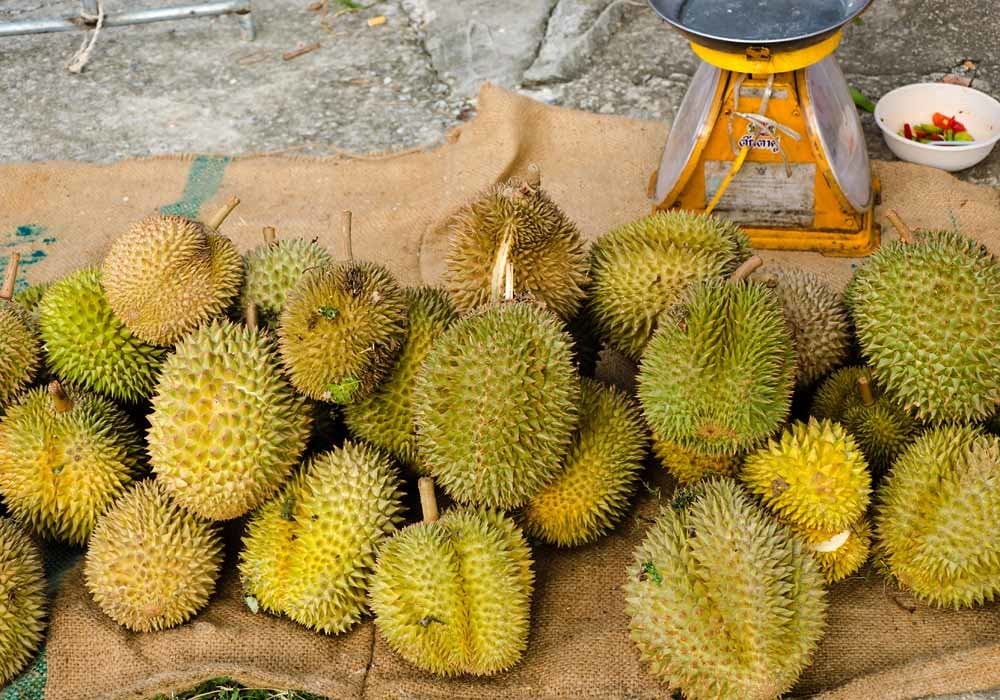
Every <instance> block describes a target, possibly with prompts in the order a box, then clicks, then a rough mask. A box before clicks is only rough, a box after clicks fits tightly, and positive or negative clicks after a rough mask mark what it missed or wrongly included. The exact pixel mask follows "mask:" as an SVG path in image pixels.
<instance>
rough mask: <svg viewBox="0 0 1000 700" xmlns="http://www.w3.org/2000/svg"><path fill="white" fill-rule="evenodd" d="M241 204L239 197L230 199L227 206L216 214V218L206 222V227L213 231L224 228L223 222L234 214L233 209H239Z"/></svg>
mask: <svg viewBox="0 0 1000 700" xmlns="http://www.w3.org/2000/svg"><path fill="white" fill-rule="evenodd" d="M239 204H240V198H239V197H230V198H229V201H228V202H226V204H225V206H223V207H222V209H220V210H219V211H217V212H215V216H213V217H212V218H211V219H209V220H208V221H206V222H205V225H206V226H208V227H209V228H211V229H217V228H219V227H220V226H222V222H223V221H225V220H226V218H227V217H228V216H229V215H230V214H232V213H233V209H235V208H236V207H238V206H239Z"/></svg>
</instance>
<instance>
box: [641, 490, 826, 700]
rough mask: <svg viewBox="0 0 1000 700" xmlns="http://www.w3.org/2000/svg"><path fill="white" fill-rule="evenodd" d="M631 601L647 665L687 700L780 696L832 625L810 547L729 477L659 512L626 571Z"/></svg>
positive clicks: (757, 699) (766, 699) (768, 699)
mask: <svg viewBox="0 0 1000 700" xmlns="http://www.w3.org/2000/svg"><path fill="white" fill-rule="evenodd" d="M625 601H626V610H627V612H628V615H629V616H630V617H631V622H630V626H629V627H630V630H631V634H632V640H633V641H634V642H635V643H636V645H637V646H638V647H639V651H640V654H641V656H642V659H643V661H645V662H646V663H647V664H648V666H649V670H650V671H651V672H652V674H653V675H654V676H656V677H657V678H659V679H661V680H662V681H665V682H666V683H667V684H669V687H670V688H672V689H676V690H679V691H680V692H681V693H683V694H684V697H685V698H688V700H706V699H708V698H711V699H713V700H714V699H716V698H732V699H733V700H736V699H737V698H738V699H740V700H772V699H773V698H777V697H780V696H781V695H782V694H783V693H785V692H786V691H788V690H789V689H790V688H791V687H792V685H793V684H794V683H795V680H796V679H797V678H798V676H799V674H800V673H801V672H802V670H803V669H804V668H805V667H806V666H807V665H808V664H809V662H810V660H811V658H812V654H813V651H814V650H815V649H816V646H817V643H818V641H819V639H820V637H821V636H822V634H823V630H824V627H825V624H826V623H825V617H826V596H825V592H824V589H823V578H822V575H821V574H820V571H819V568H818V567H817V565H816V563H815V561H814V560H813V558H812V557H811V556H810V555H809V553H808V551H807V550H806V547H805V544H804V543H803V542H802V540H800V539H799V538H797V537H795V536H794V535H793V534H792V533H791V531H790V530H788V528H786V527H785V526H784V525H782V524H780V523H779V522H777V521H776V520H774V519H773V518H770V517H768V516H767V515H766V514H765V513H764V512H763V511H762V510H760V509H759V508H758V507H757V506H756V505H754V504H753V503H752V502H751V501H750V499H749V498H748V497H747V496H746V494H745V493H744V492H743V491H742V489H740V487H739V486H738V485H737V484H736V482H734V481H733V480H732V479H726V478H713V479H709V480H706V481H703V482H701V483H700V484H698V485H697V486H695V487H692V488H691V489H690V490H688V491H686V492H685V493H683V494H681V496H680V497H679V498H677V499H675V501H674V507H673V508H668V509H665V510H664V511H663V512H662V513H661V514H660V516H659V517H658V518H657V520H656V522H655V524H654V525H653V527H652V528H651V529H650V530H649V532H648V533H647V534H646V537H645V539H644V540H643V542H642V543H641V544H640V545H639V547H638V548H637V550H636V552H635V559H634V563H633V564H632V565H631V566H629V568H628V579H627V581H626V583H625Z"/></svg>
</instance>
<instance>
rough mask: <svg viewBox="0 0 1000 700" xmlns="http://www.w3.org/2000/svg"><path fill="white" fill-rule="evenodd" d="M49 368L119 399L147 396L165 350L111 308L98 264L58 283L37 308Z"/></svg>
mask: <svg viewBox="0 0 1000 700" xmlns="http://www.w3.org/2000/svg"><path fill="white" fill-rule="evenodd" d="M38 322H39V327H40V330H41V335H42V340H44V341H45V356H46V359H47V360H48V364H49V367H50V368H51V369H52V371H54V372H55V373H56V374H57V375H59V376H60V377H61V378H63V379H65V380H66V381H70V382H74V383H76V384H78V385H80V386H82V387H83V388H86V389H90V390H91V391H96V392H98V393H100V394H105V395H107V396H110V397H111V398H113V399H117V400H119V401H128V402H133V403H134V402H138V401H142V400H144V399H147V398H149V396H150V395H151V394H152V393H153V387H154V386H155V385H156V376H157V373H158V372H159V370H160V365H161V364H162V363H163V358H164V357H166V354H167V351H166V349H165V348H162V347H158V346H155V345H150V344H149V343H147V342H145V341H143V340H140V339H139V338H138V337H137V336H135V335H134V334H133V333H132V332H131V331H129V330H128V329H127V328H126V327H125V325H124V324H123V323H122V322H121V321H119V320H118V318H117V317H116V316H115V315H114V313H113V312H112V311H111V307H110V306H108V302H107V299H105V297H104V290H103V289H102V288H101V273H100V270H98V269H97V268H92V267H91V268H84V269H82V270H78V271H77V272H74V273H72V274H70V275H68V276H67V277H64V278H63V279H61V280H59V281H58V282H56V283H55V284H54V285H52V286H51V288H50V289H49V290H48V291H47V292H46V293H45V296H44V297H43V298H42V301H41V303H40V304H39V307H38Z"/></svg>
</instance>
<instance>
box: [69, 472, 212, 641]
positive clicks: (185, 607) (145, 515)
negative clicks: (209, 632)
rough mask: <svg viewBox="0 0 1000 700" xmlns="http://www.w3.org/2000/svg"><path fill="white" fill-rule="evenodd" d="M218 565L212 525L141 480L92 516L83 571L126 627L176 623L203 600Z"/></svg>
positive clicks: (97, 594)
mask: <svg viewBox="0 0 1000 700" xmlns="http://www.w3.org/2000/svg"><path fill="white" fill-rule="evenodd" d="M221 565H222V538H221V537H220V536H219V533H218V532H217V530H216V529H215V527H213V526H212V525H210V524H209V523H207V522H205V521H204V520H202V519H200V518H198V517H197V516H195V515H192V514H191V513H188V512H187V511H185V510H183V509H181V508H180V507H179V506H178V505H177V504H176V503H175V502H174V501H173V500H172V499H171V498H170V497H169V496H168V495H167V492H166V490H165V489H164V488H163V486H162V485H161V484H160V482H159V481H156V480H149V481H143V482H141V483H139V484H137V485H136V486H135V487H134V488H133V489H132V490H131V491H129V492H128V493H126V494H125V495H124V496H122V497H121V498H120V499H119V500H118V501H117V502H116V503H115V504H114V506H113V507H112V508H111V509H110V510H109V511H108V512H107V513H105V514H104V515H103V516H102V517H101V519H100V520H99V521H98V522H97V527H96V528H94V534H93V536H92V537H91V538H90V545H89V547H88V550H87V555H86V559H85V560H84V570H83V573H84V580H85V582H86V585H87V589H88V590H89V591H90V594H91V596H93V598H94V602H95V603H97V605H98V607H100V608H101V610H103V611H104V613H105V614H106V615H107V616H108V617H110V618H111V619H112V620H114V621H115V622H117V623H118V624H120V625H122V626H124V627H125V628H126V629H129V630H132V631H133V632H152V631H155V630H164V629H169V628H171V627H176V626H177V625H180V624H183V623H184V622H187V621H188V620H189V619H191V618H192V617H193V616H194V615H195V614H196V613H198V611H200V610H201V609H202V608H203V607H205V605H207V604H208V600H209V598H210V597H211V595H212V593H213V592H214V591H215V584H216V581H217V579H218V577H219V570H220V567H221Z"/></svg>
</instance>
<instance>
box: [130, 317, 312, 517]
mask: <svg viewBox="0 0 1000 700" xmlns="http://www.w3.org/2000/svg"><path fill="white" fill-rule="evenodd" d="M310 422H311V417H310V414H309V411H308V410H307V407H306V404H305V400H304V399H303V398H302V397H300V396H297V395H296V394H295V393H294V392H293V391H292V388H291V386H289V385H288V382H287V381H286V380H285V378H284V375H283V374H282V372H281V367H280V365H279V361H278V358H277V353H276V352H275V348H274V343H273V341H272V340H271V338H270V337H269V336H268V335H267V334H265V333H263V332H260V331H255V330H250V329H247V328H243V327H242V326H237V325H234V324H232V323H230V322H229V321H218V320H217V321H212V322H211V323H209V324H208V325H205V326H202V327H200V328H198V329H197V330H196V331H194V332H193V333H191V334H190V335H189V336H187V337H186V338H185V339H184V340H183V341H182V342H181V343H180V344H178V345H177V349H176V352H175V353H174V354H172V355H170V356H169V357H168V358H167V360H166V362H165V363H164V365H163V370H162V371H161V373H160V380H159V382H158V383H157V385H156V395H155V396H154V397H153V412H152V414H151V415H150V416H149V425H150V427H149V435H148V443H149V458H150V463H151V464H152V466H153V469H154V471H155V472H156V477H157V479H158V480H159V481H160V482H161V483H162V484H163V486H164V487H165V488H166V490H167V491H168V492H169V493H170V495H171V496H172V497H173V498H174V499H175V500H176V501H177V502H178V503H179V504H180V505H181V506H183V507H184V508H187V509H188V510H190V511H191V512H192V513H195V514H197V515H199V516H201V517H203V518H207V519H209V520H229V519H230V518H237V517H239V516H241V515H243V514H244V513H247V512H249V511H251V510H253V509H254V508H256V507H257V506H258V505H260V504H261V503H263V502H264V501H265V500H267V499H268V498H270V497H271V496H273V495H274V494H275V493H276V492H277V491H278V488H279V487H280V486H281V482H283V481H284V480H285V479H286V478H287V477H288V475H289V474H290V473H291V471H292V468H293V467H294V466H295V465H296V464H297V463H298V460H299V457H300V456H301V454H302V452H303V450H304V449H305V445H306V440H307V439H308V438H309V426H310Z"/></svg>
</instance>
